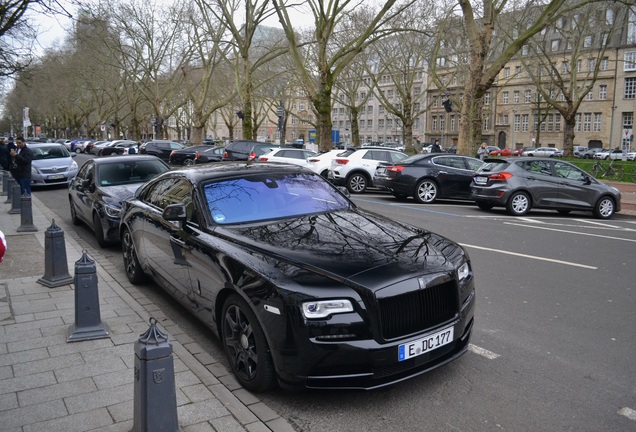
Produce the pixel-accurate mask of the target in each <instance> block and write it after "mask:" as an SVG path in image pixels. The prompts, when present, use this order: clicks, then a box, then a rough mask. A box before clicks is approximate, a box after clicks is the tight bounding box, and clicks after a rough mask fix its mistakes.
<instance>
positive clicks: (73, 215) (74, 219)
mask: <svg viewBox="0 0 636 432" xmlns="http://www.w3.org/2000/svg"><path fill="white" fill-rule="evenodd" d="M69 204H70V206H71V222H73V225H79V224H81V223H82V221H80V219H79V217H77V209H76V208H75V204H73V200H72V199H69Z"/></svg>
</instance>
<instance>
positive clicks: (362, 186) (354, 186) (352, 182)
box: [347, 173, 369, 194]
mask: <svg viewBox="0 0 636 432" xmlns="http://www.w3.org/2000/svg"><path fill="white" fill-rule="evenodd" d="M368 183H369V181H368V180H367V178H366V176H365V175H364V174H360V173H355V174H352V175H351V176H350V177H349V179H348V180H347V189H349V192H351V193H355V194H360V193H362V192H364V191H365V190H367V186H368Z"/></svg>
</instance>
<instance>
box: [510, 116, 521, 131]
mask: <svg viewBox="0 0 636 432" xmlns="http://www.w3.org/2000/svg"><path fill="white" fill-rule="evenodd" d="M520 124H521V116H520V115H519V114H515V115H514V117H513V124H512V129H513V130H514V131H515V132H519V126H520Z"/></svg>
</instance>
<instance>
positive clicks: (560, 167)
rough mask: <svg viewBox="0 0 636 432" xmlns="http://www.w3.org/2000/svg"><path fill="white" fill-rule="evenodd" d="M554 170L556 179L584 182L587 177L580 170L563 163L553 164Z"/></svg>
mask: <svg viewBox="0 0 636 432" xmlns="http://www.w3.org/2000/svg"><path fill="white" fill-rule="evenodd" d="M554 168H555V170H556V173H557V177H561V178H567V179H570V180H580V181H583V180H585V178H586V177H587V175H586V174H585V173H584V172H583V171H581V170H580V169H578V168H576V167H574V166H572V165H569V164H565V163H563V162H555V163H554Z"/></svg>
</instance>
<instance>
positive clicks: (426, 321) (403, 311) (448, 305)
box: [378, 281, 458, 340]
mask: <svg viewBox="0 0 636 432" xmlns="http://www.w3.org/2000/svg"><path fill="white" fill-rule="evenodd" d="M378 305H379V309H380V326H381V331H382V337H383V338H384V339H387V340H388V339H393V338H397V337H400V336H404V335H408V334H412V333H417V332H421V331H423V330H426V329H428V328H432V327H435V326H437V325H439V324H442V323H444V322H446V321H449V320H451V319H452V318H453V317H455V315H456V314H457V312H458V311H457V308H458V300H457V287H456V285H455V282H454V281H448V282H445V283H442V284H439V285H434V286H429V287H426V288H424V289H419V290H417V291H412V292H408V293H404V294H400V295H396V296H393V297H387V298H381V299H378Z"/></svg>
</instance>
